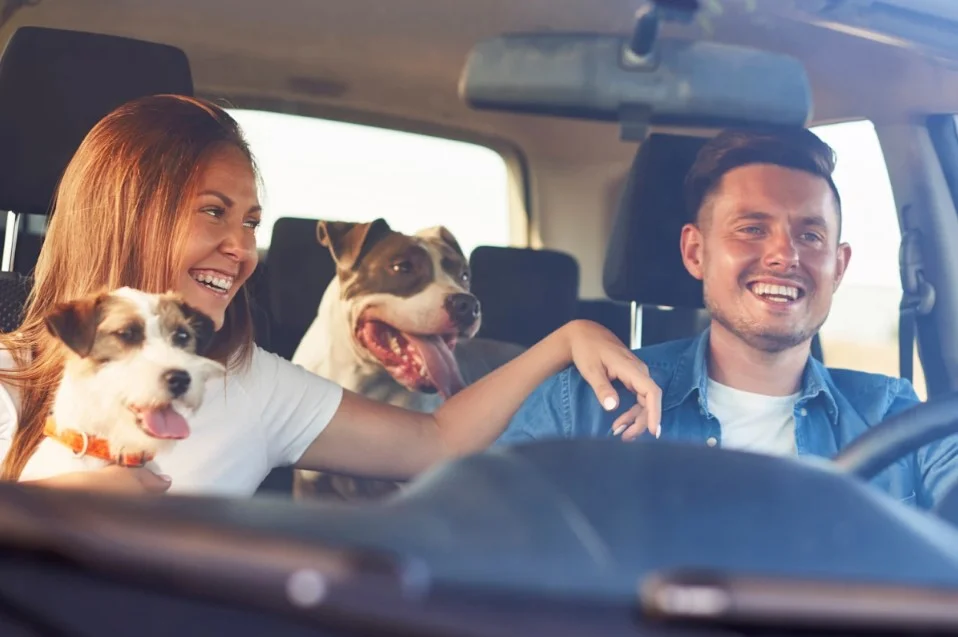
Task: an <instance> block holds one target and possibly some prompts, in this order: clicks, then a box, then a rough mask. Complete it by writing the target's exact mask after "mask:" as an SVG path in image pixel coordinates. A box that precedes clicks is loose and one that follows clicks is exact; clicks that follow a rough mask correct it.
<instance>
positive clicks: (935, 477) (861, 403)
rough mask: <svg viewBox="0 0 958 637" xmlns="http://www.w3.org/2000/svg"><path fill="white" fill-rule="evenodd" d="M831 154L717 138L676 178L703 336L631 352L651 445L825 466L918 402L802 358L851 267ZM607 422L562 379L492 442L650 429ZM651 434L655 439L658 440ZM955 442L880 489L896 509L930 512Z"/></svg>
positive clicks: (903, 386)
mask: <svg viewBox="0 0 958 637" xmlns="http://www.w3.org/2000/svg"><path fill="white" fill-rule="evenodd" d="M834 165H835V160H834V155H833V152H832V149H831V148H830V147H829V146H828V145H826V144H825V143H824V142H822V141H821V140H820V139H819V138H818V137H816V136H815V135H814V134H813V133H812V132H810V131H807V130H804V129H795V130H791V131H775V132H745V131H727V132H725V133H723V134H721V135H719V136H718V137H716V138H715V139H713V140H712V141H710V142H709V143H708V144H706V146H705V147H703V149H702V150H701V152H700V154H699V156H698V157H697V159H696V162H695V164H694V165H693V167H692V168H691V170H690V172H689V174H688V176H687V178H686V200H687V204H688V206H689V209H690V212H691V213H692V214H693V215H694V222H693V223H690V224H687V225H686V226H685V227H684V228H683V229H682V236H681V241H680V249H681V251H682V260H683V262H684V264H685V267H686V269H687V270H688V271H689V273H690V274H691V275H692V276H694V277H695V278H697V279H699V280H701V281H702V282H703V287H704V296H705V305H706V307H707V308H708V310H709V313H710V315H711V321H710V327H709V328H708V329H707V330H706V331H705V332H703V333H702V334H700V335H699V336H698V337H695V338H692V339H688V340H681V341H673V342H669V343H664V344H660V345H655V346H652V347H646V348H642V349H640V350H638V351H637V352H636V353H637V354H638V356H639V357H640V358H641V359H642V360H643V361H644V362H645V363H646V364H647V365H648V367H649V373H650V375H651V376H652V379H653V380H654V381H655V382H656V383H657V384H658V385H659V387H660V388H661V389H662V398H661V404H662V412H661V424H660V427H659V428H654V426H653V427H652V428H653V432H652V433H654V434H655V435H657V436H659V437H661V438H662V439H664V440H676V441H687V442H693V443H702V444H706V445H709V446H721V447H723V448H734V449H742V450H749V451H754V452H760V453H769V454H780V455H784V456H788V455H796V454H797V455H815V456H823V457H832V456H834V455H835V454H836V453H837V452H838V450H839V449H841V448H842V447H844V446H845V445H847V444H848V443H849V442H851V441H852V440H854V439H855V438H857V437H858V436H860V435H861V434H862V433H864V432H865V431H866V430H867V429H868V427H871V426H873V425H875V424H877V423H879V422H881V421H882V420H884V419H885V418H887V417H889V416H891V415H893V414H895V413H897V412H900V411H902V410H904V409H906V408H908V407H911V406H912V405H915V404H916V403H918V402H919V400H918V397H917V396H916V394H915V392H914V389H913V388H912V386H911V384H910V383H909V382H908V381H906V380H902V379H897V378H890V377H887V376H881V375H877V374H867V373H864V372H855V371H847V370H828V369H826V368H825V367H824V366H823V365H821V363H819V362H818V361H817V360H815V359H813V358H812V357H811V355H810V347H811V340H812V337H813V336H814V335H815V333H816V332H818V330H819V328H821V326H822V324H823V323H824V322H825V319H826V317H827V316H828V312H829V309H830V307H831V301H832V294H834V292H835V291H836V290H837V289H838V286H839V284H840V283H841V281H842V277H843V275H844V273H845V270H846V268H847V267H848V263H849V260H850V258H851V248H850V247H849V246H848V245H847V244H845V243H842V242H841V241H840V231H841V200H840V197H839V193H838V190H837V189H836V187H835V184H834V182H833V181H832V177H831V175H832V171H833V169H834ZM620 398H621V400H620V405H621V406H620V407H619V408H618V409H615V410H613V411H611V412H609V411H605V410H603V409H602V408H601V406H600V405H599V404H598V403H597V401H596V400H595V397H594V394H592V393H591V390H590V388H589V386H588V384H587V383H585V382H584V381H583V379H582V377H581V376H580V375H579V374H578V373H577V372H576V371H575V370H574V369H567V370H565V371H563V372H561V373H559V374H557V375H556V376H554V377H553V378H552V379H550V380H549V381H547V382H546V383H544V384H543V385H542V386H540V387H539V389H538V390H537V391H536V392H535V393H534V394H533V395H532V396H530V398H529V399H528V400H527V401H526V402H525V404H524V405H523V407H522V408H521V409H520V411H519V412H518V413H517V414H516V416H515V418H514V419H513V421H512V423H511V424H510V427H509V428H508V429H507V431H506V432H505V433H504V434H503V435H502V437H501V438H500V439H499V442H500V443H517V442H523V441H529V440H532V439H540V438H548V437H567V438H574V437H586V436H591V437H597V436H607V435H621V436H622V437H623V439H625V440H632V439H634V438H636V437H637V436H638V435H640V434H642V433H643V432H644V431H645V430H646V428H647V425H646V423H647V422H650V421H651V420H652V419H650V418H649V414H648V413H646V410H645V409H644V406H643V405H641V404H635V400H634V399H632V400H629V399H628V398H627V396H626V395H625V394H624V393H622V394H620ZM655 429H658V431H655ZM956 455H958V445H956V443H955V442H954V440H947V441H944V442H941V443H936V444H933V445H929V446H927V447H925V448H924V449H922V450H921V451H919V452H918V453H916V454H914V455H912V456H910V457H906V458H903V459H902V460H901V461H899V462H898V463H897V464H896V465H895V466H893V467H892V468H891V469H890V470H888V471H885V472H883V474H882V475H881V476H879V477H878V478H876V480H875V483H876V484H877V486H879V487H881V488H884V489H885V490H887V491H888V492H889V493H890V494H891V495H893V496H894V497H897V498H899V499H901V500H906V501H909V502H913V503H915V504H917V505H919V506H922V507H930V506H932V505H933V504H934V503H935V501H936V500H938V499H940V498H941V496H942V495H943V494H944V493H945V492H946V491H947V490H948V488H949V487H950V486H951V484H952V480H951V478H950V476H951V475H952V474H954V473H955V472H954V471H948V469H949V468H950V467H947V466H946V465H947V464H949V463H950V462H951V458H952V457H954V456H956Z"/></svg>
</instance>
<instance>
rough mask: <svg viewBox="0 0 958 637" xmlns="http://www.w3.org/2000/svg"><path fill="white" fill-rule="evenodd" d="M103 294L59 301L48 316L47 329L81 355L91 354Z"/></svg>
mask: <svg viewBox="0 0 958 637" xmlns="http://www.w3.org/2000/svg"><path fill="white" fill-rule="evenodd" d="M104 298H106V296H105V295H103V294H97V295H95V296H88V297H84V298H82V299H77V300H75V301H69V302H66V303H58V304H57V305H56V307H54V308H53V311H51V312H50V313H49V314H48V315H47V316H46V318H44V321H43V322H44V324H45V325H46V328H47V331H48V332H49V333H50V334H52V335H53V336H54V337H55V338H57V339H59V340H60V342H62V343H63V344H64V345H66V346H67V347H69V348H70V349H71V350H73V351H74V352H76V354H77V355H78V356H80V357H86V356H89V355H90V351H91V350H92V349H93V343H94V341H95V340H96V328H97V326H98V325H99V324H100V306H101V304H102V303H103V299H104Z"/></svg>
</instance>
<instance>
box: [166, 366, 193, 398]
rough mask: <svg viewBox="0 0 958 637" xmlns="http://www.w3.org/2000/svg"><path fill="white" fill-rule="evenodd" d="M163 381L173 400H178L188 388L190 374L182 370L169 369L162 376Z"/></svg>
mask: <svg viewBox="0 0 958 637" xmlns="http://www.w3.org/2000/svg"><path fill="white" fill-rule="evenodd" d="M163 380H164V381H166V386H167V388H168V389H169V390H170V393H171V394H172V395H173V398H179V397H180V396H182V395H183V394H185V393H186V390H187V389H189V388H190V374H189V372H186V371H183V370H182V369H171V370H169V371H167V372H166V373H165V374H163Z"/></svg>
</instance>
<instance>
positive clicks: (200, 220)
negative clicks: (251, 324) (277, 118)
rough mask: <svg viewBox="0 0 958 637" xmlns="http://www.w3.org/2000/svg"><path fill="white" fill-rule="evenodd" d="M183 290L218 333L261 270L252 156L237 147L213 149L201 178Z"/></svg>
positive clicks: (186, 251) (182, 278)
mask: <svg viewBox="0 0 958 637" xmlns="http://www.w3.org/2000/svg"><path fill="white" fill-rule="evenodd" d="M196 189H197V191H198V192H197V194H196V195H195V197H194V199H193V202H192V206H193V209H194V212H195V214H193V215H191V217H190V231H189V235H188V240H187V241H186V243H185V246H184V249H183V256H182V263H183V265H182V270H181V273H180V284H179V289H180V291H181V292H182V294H183V295H184V297H185V298H186V301H187V302H188V303H190V304H191V305H193V306H194V307H195V308H196V309H198V310H201V311H202V312H204V313H206V314H207V315H208V316H209V317H210V318H212V319H213V322H214V323H215V324H216V326H217V328H219V327H220V326H222V325H223V320H224V318H225V316H226V308H227V307H229V304H230V302H232V300H233V298H234V297H235V296H236V293H237V292H238V291H239V290H240V289H242V287H243V284H244V283H246V280H247V279H248V278H249V277H250V275H251V274H252V273H253V270H254V269H255V268H256V261H257V252H256V234H255V233H256V228H257V227H258V226H259V224H260V215H261V207H260V205H259V198H258V196H257V192H256V179H255V177H254V174H253V169H252V166H251V165H250V161H249V158H248V156H247V155H245V154H244V153H243V152H242V151H241V150H240V149H239V148H237V147H236V146H233V145H224V146H222V147H219V148H216V149H214V150H213V151H212V152H211V154H210V156H209V157H208V158H207V159H206V161H205V163H204V164H203V165H202V167H201V170H200V173H199V175H198V177H197V185H196Z"/></svg>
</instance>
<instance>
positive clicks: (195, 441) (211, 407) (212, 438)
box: [0, 347, 343, 496]
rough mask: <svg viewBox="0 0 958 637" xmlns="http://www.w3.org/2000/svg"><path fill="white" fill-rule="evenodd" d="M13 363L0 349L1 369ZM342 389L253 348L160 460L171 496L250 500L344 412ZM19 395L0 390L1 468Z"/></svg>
mask: <svg viewBox="0 0 958 637" xmlns="http://www.w3.org/2000/svg"><path fill="white" fill-rule="evenodd" d="M12 365H13V358H12V356H11V355H10V353H9V352H8V351H6V350H0V367H3V368H5V369H9V368H11V367H12ZM342 396H343V390H342V387H340V386H339V385H337V384H335V383H333V382H331V381H329V380H327V379H325V378H321V377H319V376H316V375H315V374H312V373H310V372H307V371H306V370H304V369H303V368H301V367H299V366H297V365H293V364H292V363H290V362H289V361H287V360H285V359H283V358H280V357H279V356H276V355H274V354H271V353H269V352H267V351H265V350H263V349H260V348H259V347H257V348H255V350H254V352H253V358H252V361H251V364H250V366H249V367H248V369H246V370H245V371H243V372H236V373H232V372H231V373H230V374H229V375H228V376H227V378H226V380H225V381H224V379H222V378H220V379H217V380H210V381H209V383H208V385H207V388H206V397H205V399H204V401H203V405H202V407H200V409H199V410H198V411H197V412H196V415H195V417H194V418H191V419H190V430H191V431H190V437H189V438H187V439H185V440H182V441H180V442H178V443H177V444H176V446H175V447H173V449H172V450H170V451H168V452H164V453H160V454H157V456H156V458H155V461H154V462H155V464H156V465H158V467H159V470H160V471H162V472H163V473H165V474H167V475H169V476H170V477H171V478H172V480H173V482H172V486H171V487H170V491H169V492H170V493H193V494H207V495H226V496H248V495H252V494H253V493H254V492H255V491H256V489H257V487H259V485H260V483H261V482H262V481H263V479H264V478H265V477H266V474H267V473H269V471H270V470H272V469H273V468H275V467H278V466H284V465H292V464H294V463H295V462H296V461H297V460H299V458H300V456H302V454H303V452H304V451H306V448H307V447H308V446H309V445H310V444H311V443H312V442H313V440H315V439H316V437H317V436H318V435H319V434H320V432H322V431H323V429H325V428H326V425H328V424H329V421H330V420H331V419H332V417H333V414H334V413H335V412H336V410H337V409H338V408H339V403H340V401H341V400H342ZM17 404H18V392H17V391H16V389H15V388H11V387H7V386H5V385H2V384H0V461H2V459H3V458H4V457H5V456H6V454H7V452H8V451H9V449H10V444H11V442H12V440H13V434H14V432H15V431H16V427H17V409H16V407H15V406H16V405H17Z"/></svg>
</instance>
